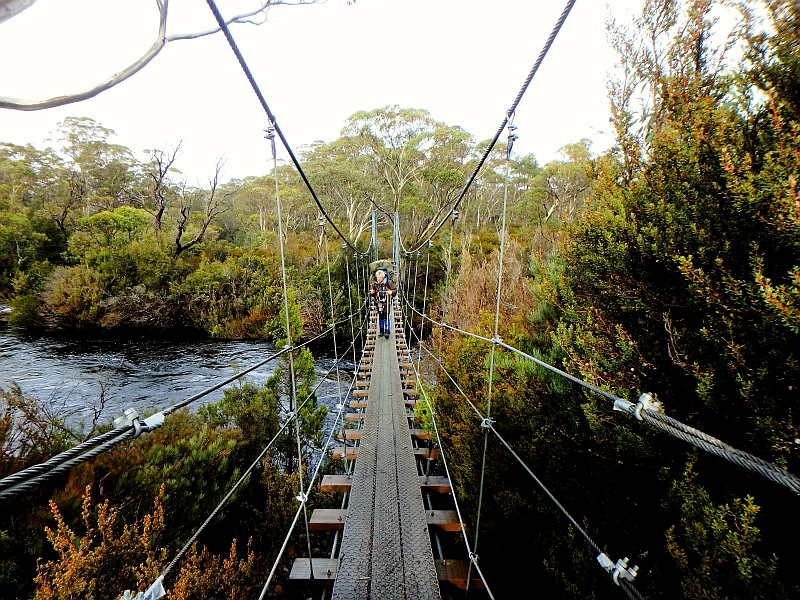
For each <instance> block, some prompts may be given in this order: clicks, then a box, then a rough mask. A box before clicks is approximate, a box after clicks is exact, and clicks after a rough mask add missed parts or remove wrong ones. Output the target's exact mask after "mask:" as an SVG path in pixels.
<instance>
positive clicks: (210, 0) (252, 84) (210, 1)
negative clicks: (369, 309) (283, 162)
mask: <svg viewBox="0 0 800 600" xmlns="http://www.w3.org/2000/svg"><path fill="white" fill-rule="evenodd" d="M206 3H207V4H208V7H209V8H210V9H211V12H212V13H213V14H214V18H215V19H216V21H217V24H218V25H219V28H220V30H222V33H223V34H224V35H225V39H226V40H228V45H229V46H230V47H231V50H233V53H234V55H236V60H238V61H239V66H241V67H242V71H244V74H245V76H246V77H247V81H249V82H250V87H252V88H253V91H254V92H255V94H256V96H257V97H258V101H259V102H260V103H261V107H262V108H263V109H264V112H265V113H266V114H267V118H268V119H269V121H270V123H271V124H272V126H273V127H274V128H275V132H276V133H277V134H278V137H279V138H280V139H281V143H282V144H283V147H284V148H285V149H286V152H287V153H288V154H289V158H291V159H292V163H293V164H294V167H295V169H297V172H298V173H299V174H300V177H301V178H302V179H303V183H304V184H305V186H306V188H308V191H309V192H310V193H311V197H312V198H313V199H314V202H315V203H316V205H317V207H318V208H319V210H320V212H322V214H323V215H324V217H325V219H326V220H327V221H328V223H330V224H331V227H333V229H334V230H335V231H336V233H337V235H338V236H339V237H340V238H342V240H343V241H344V242H345V243H346V244H347V245H348V246H350V248H351V249H352V250H353V252H355V253H357V254H362V255H363V254H366V252H361V251H360V250H359V249H358V248H356V247H355V246H354V245H353V243H352V242H351V241H350V240H348V239H347V238H346V237H345V236H344V234H343V233H342V232H341V231H340V230H339V228H338V227H337V226H336V223H334V222H333V219H331V217H330V216H329V215H328V213H327V212H326V210H325V207H324V206H322V202H320V200H319V198H318V197H317V192H316V191H314V188H313V186H312V185H311V182H310V181H309V180H308V177H307V176H306V173H305V171H303V167H302V166H301V165H300V161H299V160H297V157H296V156H295V154H294V151H293V150H292V147H291V146H290V145H289V142H288V141H286V136H284V135H283V131H282V130H281V128H280V126H279V125H278V121H277V120H276V119H275V115H274V114H273V112H272V110H270V108H269V105H268V104H267V101H266V99H265V98H264V94H262V93H261V88H259V87H258V84H257V83H256V80H255V78H254V77H253V74H252V72H251V71H250V67H248V66H247V63H246V62H245V60H244V56H242V53H241V51H240V50H239V46H237V45H236V42H235V41H234V39H233V34H232V33H231V30H230V29H229V28H228V24H227V23H226V22H225V19H223V18H222V13H220V12H219V8H217V4H216V2H214V0H206ZM367 252H369V249H367Z"/></svg>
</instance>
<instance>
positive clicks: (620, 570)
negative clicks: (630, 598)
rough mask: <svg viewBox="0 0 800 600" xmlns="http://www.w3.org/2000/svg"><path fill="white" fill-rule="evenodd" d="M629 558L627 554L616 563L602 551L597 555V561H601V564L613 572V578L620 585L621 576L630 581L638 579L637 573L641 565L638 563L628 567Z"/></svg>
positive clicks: (609, 571)
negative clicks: (638, 565)
mask: <svg viewBox="0 0 800 600" xmlns="http://www.w3.org/2000/svg"><path fill="white" fill-rule="evenodd" d="M628 560H629V559H628V557H627V556H626V557H625V558H622V559H620V560H618V561H617V562H616V564H615V563H614V561H612V560H611V559H610V558H608V555H606V554H605V553H602V552H601V553H600V554H598V555H597V562H599V563H600V566H601V567H603V568H604V569H605V570H606V571H607V572H608V573H610V574H611V578H612V579H613V580H614V583H616V584H617V585H620V583H619V580H620V578H622V579H625V580H627V581H629V582H633V580H634V579H636V575H637V574H638V573H639V567H637V566H636V565H634V566H632V567H628Z"/></svg>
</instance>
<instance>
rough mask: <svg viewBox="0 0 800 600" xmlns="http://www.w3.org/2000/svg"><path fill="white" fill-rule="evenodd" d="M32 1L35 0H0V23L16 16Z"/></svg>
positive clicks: (34, 0)
mask: <svg viewBox="0 0 800 600" xmlns="http://www.w3.org/2000/svg"><path fill="white" fill-rule="evenodd" d="M34 2H36V0H0V23H2V22H3V21H8V20H9V19H10V18H11V17H15V16H17V15H18V14H19V13H21V12H22V11H23V10H25V9H26V8H29V7H30V6H31V5H32V4H33V3H34Z"/></svg>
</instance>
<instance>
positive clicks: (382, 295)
mask: <svg viewBox="0 0 800 600" xmlns="http://www.w3.org/2000/svg"><path fill="white" fill-rule="evenodd" d="M396 292H397V286H396V285H395V284H394V282H392V281H390V280H389V277H388V275H387V274H386V270H385V269H378V270H377V271H375V279H374V280H373V281H372V282H371V283H370V285H369V295H370V296H372V297H373V298H374V299H375V305H376V307H377V309H378V321H379V326H380V330H379V335H383V336H385V337H386V338H387V339H388V338H389V333H390V332H391V328H390V326H389V315H390V313H391V302H392V297H393V296H394V295H395V293H396Z"/></svg>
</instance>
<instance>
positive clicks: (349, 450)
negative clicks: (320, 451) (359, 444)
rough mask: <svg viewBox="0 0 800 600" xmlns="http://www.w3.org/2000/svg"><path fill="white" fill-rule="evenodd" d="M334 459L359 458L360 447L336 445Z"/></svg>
mask: <svg viewBox="0 0 800 600" xmlns="http://www.w3.org/2000/svg"><path fill="white" fill-rule="evenodd" d="M332 456H333V459H334V460H344V459H345V458H346V459H347V460H355V459H356V458H358V448H354V447H353V446H336V448H334V449H333V454H332Z"/></svg>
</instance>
